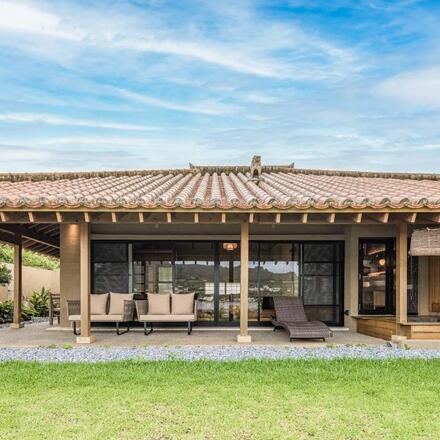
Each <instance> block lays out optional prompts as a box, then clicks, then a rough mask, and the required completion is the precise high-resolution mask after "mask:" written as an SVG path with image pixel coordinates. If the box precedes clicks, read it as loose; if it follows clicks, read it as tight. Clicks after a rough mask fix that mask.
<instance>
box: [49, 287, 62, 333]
mask: <svg viewBox="0 0 440 440" xmlns="http://www.w3.org/2000/svg"><path fill="white" fill-rule="evenodd" d="M60 302H61V295H60V294H59V293H49V325H50V326H52V325H53V320H54V318H57V321H58V325H60V311H61V307H60Z"/></svg>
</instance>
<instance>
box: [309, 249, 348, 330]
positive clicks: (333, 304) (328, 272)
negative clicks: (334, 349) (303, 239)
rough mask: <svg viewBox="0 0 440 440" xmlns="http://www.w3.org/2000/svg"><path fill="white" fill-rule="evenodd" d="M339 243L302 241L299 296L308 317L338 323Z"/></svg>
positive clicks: (339, 319) (340, 253)
mask: <svg viewBox="0 0 440 440" xmlns="http://www.w3.org/2000/svg"><path fill="white" fill-rule="evenodd" d="M341 260H342V243H340V242H308V243H304V244H303V249H302V262H301V295H302V297H303V300H304V306H305V310H306V313H307V316H308V317H309V319H312V320H318V321H324V322H328V323H332V324H339V323H340V321H341V320H342V317H341V311H340V297H341V281H340V280H341V277H342V264H341Z"/></svg>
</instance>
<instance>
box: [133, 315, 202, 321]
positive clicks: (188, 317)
mask: <svg viewBox="0 0 440 440" xmlns="http://www.w3.org/2000/svg"><path fill="white" fill-rule="evenodd" d="M195 320H196V316H195V315H194V314H191V315H150V314H148V315H141V316H139V321H145V322H188V321H195Z"/></svg>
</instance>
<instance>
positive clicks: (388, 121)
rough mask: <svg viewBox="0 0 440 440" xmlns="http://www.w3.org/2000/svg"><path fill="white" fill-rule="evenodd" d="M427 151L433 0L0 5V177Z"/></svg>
mask: <svg viewBox="0 0 440 440" xmlns="http://www.w3.org/2000/svg"><path fill="white" fill-rule="evenodd" d="M439 153H440V2H439V1H437V0H432V1H417V0H402V1H385V0H358V1H355V0H353V1H349V0H333V1H317V0H316V1H315V0H290V1H276V0H272V1H259V0H254V1H247V0H239V1H237V0H235V1H234V0H231V1H229V0H222V1H218V0H217V1H209V0H208V1H206V0H204V1H185V0H181V1H177V0H176V1H160V0H151V1H146V0H145V1H144V0H132V1H122V0H117V1H116V0H115V1H103V0H102V1H96V2H93V1H90V0H87V1H86V0H83V1H81V0H76V1H57V0H51V1H44V0H42V1H30V0H29V1H20V0H14V1H3V0H0V171H52V170H68V171H69V170H92V169H93V170H100V169H142V168H169V167H186V166H187V165H188V163H189V162H192V163H195V164H248V163H249V162H250V158H251V156H252V155H253V154H261V155H262V157H263V163H265V164H269V163H270V164H284V163H290V162H295V164H296V166H298V167H311V168H339V169H362V170H378V171H380V170H398V171H425V172H438V171H440V170H439V166H438V163H439V162H438V157H439Z"/></svg>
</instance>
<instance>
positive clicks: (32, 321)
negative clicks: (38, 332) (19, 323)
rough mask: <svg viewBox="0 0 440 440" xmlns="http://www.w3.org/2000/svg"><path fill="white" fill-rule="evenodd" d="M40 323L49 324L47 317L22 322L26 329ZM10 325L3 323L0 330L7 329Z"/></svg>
mask: <svg viewBox="0 0 440 440" xmlns="http://www.w3.org/2000/svg"><path fill="white" fill-rule="evenodd" d="M42 322H49V318H48V317H47V316H46V317H38V316H36V317H35V318H32V319H30V320H29V321H23V324H24V325H25V326H26V327H27V326H28V325H33V324H41V323H42ZM10 325H11V323H10V322H3V323H1V324H0V330H1V329H4V328H9V327H10Z"/></svg>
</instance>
